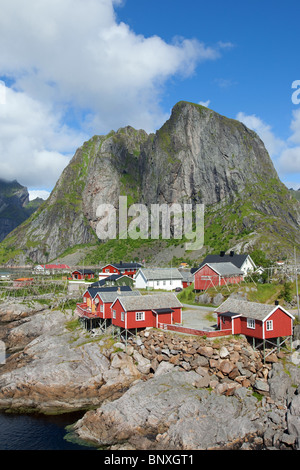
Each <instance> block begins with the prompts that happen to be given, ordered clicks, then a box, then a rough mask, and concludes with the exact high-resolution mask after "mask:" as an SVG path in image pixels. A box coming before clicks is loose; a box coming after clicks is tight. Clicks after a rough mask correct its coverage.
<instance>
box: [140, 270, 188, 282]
mask: <svg viewBox="0 0 300 470" xmlns="http://www.w3.org/2000/svg"><path fill="white" fill-rule="evenodd" d="M139 272H142V274H143V275H144V277H145V279H147V280H148V281H150V280H151V281H153V280H155V281H156V280H164V279H182V275H181V273H180V272H179V270H178V269H177V268H141V269H139Z"/></svg>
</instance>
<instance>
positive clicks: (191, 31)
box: [0, 0, 300, 197]
mask: <svg viewBox="0 0 300 470" xmlns="http://www.w3.org/2000/svg"><path fill="white" fill-rule="evenodd" d="M28 4H29V5H30V8H28ZM0 10H1V17H0V80H1V82H0V177H4V178H7V179H14V178H16V179H17V180H18V181H19V182H20V183H21V184H24V185H26V186H27V187H28V188H29V189H30V192H31V194H32V197H33V195H34V194H37V193H35V192H34V191H41V190H46V191H47V192H49V191H50V190H51V189H52V188H53V186H54V184H55V182H56V180H57V178H58V177H59V175H60V174H61V171H62V170H63V168H64V167H65V166H66V165H67V163H68V161H69V160H70V158H71V157H72V155H73V154H74V152H75V150H76V149H77V148H78V147H79V146H80V145H81V144H82V143H83V142H84V141H85V140H87V139H89V138H90V137H92V136H93V135H94V134H106V133H107V132H109V131H110V130H111V129H114V130H117V129H118V128H120V127H122V126H124V125H128V124H129V125H132V126H134V127H136V128H143V129H145V130H146V131H148V132H151V131H155V130H156V129H158V128H159V127H160V126H161V125H162V124H163V123H164V122H165V120H166V119H167V118H168V116H169V115H170V112H171V109H172V107H173V106H174V104H175V103H176V102H178V101H181V100H186V101H192V102H195V103H205V104H207V106H208V107H209V108H211V109H213V110H214V111H216V112H218V113H220V114H223V115H225V116H228V117H231V118H235V119H239V120H241V121H243V122H244V123H245V124H246V125H248V127H251V128H252V129H254V130H255V131H256V132H257V133H258V134H259V135H260V137H261V138H262V139H263V141H264V143H265V145H266V147H267V149H268V151H269V153H270V155H271V157H272V159H273V162H274V165H275V168H276V169H277V171H278V173H279V176H280V178H281V180H282V181H283V182H284V183H285V184H286V185H287V186H288V187H294V188H295V189H296V188H300V103H298V102H295V103H293V102H292V93H293V92H294V91H295V90H294V89H292V83H293V82H295V81H296V80H300V70H299V52H298V49H299V13H300V5H299V3H298V2H297V1H295V0H287V1H285V2H274V1H270V0H265V1H263V2H261V1H260V2H259V1H257V0H252V1H251V2H250V1H245V2H238V1H236V0H235V1H233V0H231V1H226V2H224V1H219V0H217V1H213V2H210V3H209V2H204V1H200V0H185V1H184V2H183V1H180V0H160V1H158V0H151V1H150V0H84V1H83V0H60V1H58V0H43V2H41V1H40V0H29V2H23V1H22V0H11V1H10V2H7V1H6V0H0ZM299 88H300V87H299ZM296 91H297V90H296ZM299 97H300V93H299Z"/></svg>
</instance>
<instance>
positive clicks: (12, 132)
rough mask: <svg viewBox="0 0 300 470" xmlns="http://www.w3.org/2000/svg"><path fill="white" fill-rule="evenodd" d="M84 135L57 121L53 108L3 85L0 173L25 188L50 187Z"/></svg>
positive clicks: (0, 127) (0, 113)
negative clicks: (4, 94)
mask: <svg viewBox="0 0 300 470" xmlns="http://www.w3.org/2000/svg"><path fill="white" fill-rule="evenodd" d="M84 137H85V135H84V134H83V133H77V132H75V131H73V130H71V129H69V128H68V127H67V126H65V125H63V124H61V122H60V115H59V114H57V113H56V112H55V110H53V109H51V108H49V107H48V106H46V105H44V104H42V103H41V102H39V101H36V100H34V99H32V98H30V97H29V96H28V95H26V94H25V93H22V92H16V91H14V90H12V89H10V88H7V89H6V100H5V104H2V105H0V175H1V177H3V178H6V179H7V180H13V179H17V180H18V181H19V182H20V183H21V184H23V185H25V186H27V187H31V188H40V187H46V188H51V187H53V186H54V184H55V183H56V181H57V179H58V177H59V176H60V174H61V172H62V170H63V169H64V167H65V166H66V165H67V163H68V162H69V159H70V152H73V149H74V145H75V146H79V145H81V144H82V142H83V139H84Z"/></svg>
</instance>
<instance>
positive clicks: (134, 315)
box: [111, 293, 182, 330]
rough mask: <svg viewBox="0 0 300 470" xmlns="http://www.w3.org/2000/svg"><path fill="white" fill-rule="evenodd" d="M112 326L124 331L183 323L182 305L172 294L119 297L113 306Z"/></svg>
mask: <svg viewBox="0 0 300 470" xmlns="http://www.w3.org/2000/svg"><path fill="white" fill-rule="evenodd" d="M111 310H112V324H113V325H115V326H118V327H120V328H123V329H127V330H130V329H135V328H148V327H152V328H161V327H162V326H163V324H169V325H172V324H174V323H181V319H182V304H181V303H180V302H179V300H178V299H177V297H176V295H174V294H172V293H162V294H149V295H141V296H139V297H126V298H125V297H124V298H123V297H118V298H117V299H116V300H115V301H114V303H113V304H112V306H111Z"/></svg>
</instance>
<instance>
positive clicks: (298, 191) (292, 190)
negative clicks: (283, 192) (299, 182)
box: [290, 188, 300, 201]
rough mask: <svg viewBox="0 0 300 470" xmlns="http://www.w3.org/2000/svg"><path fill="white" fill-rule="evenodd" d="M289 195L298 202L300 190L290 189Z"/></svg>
mask: <svg viewBox="0 0 300 470" xmlns="http://www.w3.org/2000/svg"><path fill="white" fill-rule="evenodd" d="M290 193H291V195H292V196H293V197H294V198H295V199H297V201H300V188H299V189H296V190H295V189H293V188H291V189H290Z"/></svg>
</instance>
